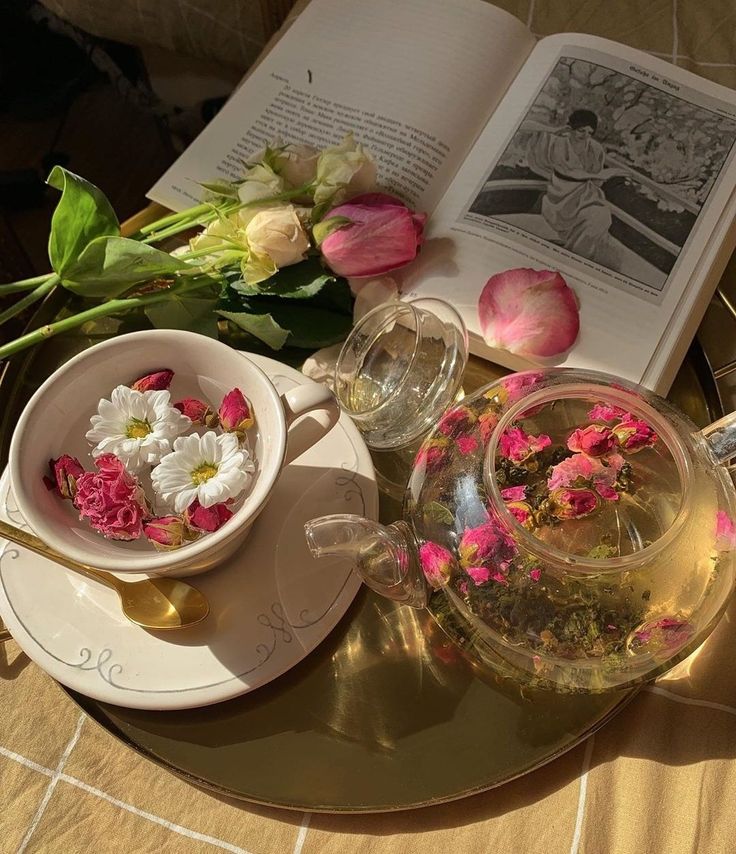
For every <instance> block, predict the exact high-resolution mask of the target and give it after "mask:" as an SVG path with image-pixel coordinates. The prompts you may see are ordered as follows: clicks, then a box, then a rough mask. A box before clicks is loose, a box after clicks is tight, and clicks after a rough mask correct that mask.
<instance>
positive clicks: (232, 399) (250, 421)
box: [219, 388, 255, 433]
mask: <svg viewBox="0 0 736 854" xmlns="http://www.w3.org/2000/svg"><path fill="white" fill-rule="evenodd" d="M219 416H220V424H221V425H222V429H223V430H225V431H226V432H227V433H245V431H246V430H250V428H251V427H252V426H253V425H254V424H255V418H254V417H253V412H252V410H251V408H250V404H249V403H248V401H247V400H246V399H245V396H244V395H243V392H242V391H241V390H240V389H239V388H234V389H233V390H232V391H229V392H228V393H227V394H226V395H225V397H224V398H223V401H222V403H221V405H220V410H219Z"/></svg>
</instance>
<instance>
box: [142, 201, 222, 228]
mask: <svg viewBox="0 0 736 854" xmlns="http://www.w3.org/2000/svg"><path fill="white" fill-rule="evenodd" d="M211 210H212V205H210V204H201V205H194V207H191V208H187V209H186V210H183V211H179V213H173V214H169V215H168V216H164V217H161V219H157V220H156V221H155V222H149V223H148V225H144V226H141V229H140V233H141V234H151V233H152V232H154V231H158V230H159V229H160V228H166V227H167V226H169V225H174V224H175V223H178V222H180V221H181V220H190V219H196V218H197V217H198V216H200V215H201V214H203V213H207V211H211Z"/></svg>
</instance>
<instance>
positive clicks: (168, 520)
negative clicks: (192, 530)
mask: <svg viewBox="0 0 736 854" xmlns="http://www.w3.org/2000/svg"><path fill="white" fill-rule="evenodd" d="M143 533H144V534H145V535H146V537H147V538H148V540H149V542H151V543H153V545H154V546H155V547H156V548H157V549H160V550H162V551H168V550H169V549H178V548H179V547H180V546H183V545H184V543H185V542H187V540H191V539H192V537H191V535H189V532H188V531H187V527H186V525H185V524H184V520H183V519H182V518H181V516H159V517H158V518H157V519H151V521H150V522H146V524H145V525H144V526H143Z"/></svg>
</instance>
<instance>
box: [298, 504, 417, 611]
mask: <svg viewBox="0 0 736 854" xmlns="http://www.w3.org/2000/svg"><path fill="white" fill-rule="evenodd" d="M304 532H305V534H306V537H307V544H308V546H309V550H310V551H311V553H312V554H313V555H314V557H318V558H319V557H324V556H326V555H335V556H339V557H346V558H350V559H352V560H353V562H354V564H355V569H356V570H357V572H358V573H359V574H360V576H361V577H362V579H363V581H364V582H365V583H366V584H367V585H368V587H370V588H371V589H372V590H375V591H376V593H380V594H381V595H382V596H385V597H387V598H388V599H393V600H394V601H395V602H402V603H403V604H405V605H411V606H412V607H413V608H424V606H425V605H426V604H427V584H426V582H425V580H424V575H423V573H422V570H421V568H420V565H419V558H418V555H417V550H416V546H415V544H414V537H413V536H412V533H411V530H410V529H409V526H408V525H406V524H405V523H404V522H395V523H393V524H392V525H381V524H380V523H379V522H372V521H371V520H370V519H364V518H363V517H362V516H353V515H349V514H335V515H332V516H321V517H319V518H318V519H312V520H310V521H309V522H307V523H306V524H305V525H304Z"/></svg>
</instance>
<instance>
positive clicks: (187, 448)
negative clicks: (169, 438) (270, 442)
mask: <svg viewBox="0 0 736 854" xmlns="http://www.w3.org/2000/svg"><path fill="white" fill-rule="evenodd" d="M255 469H256V467H255V465H254V464H253V460H252V459H251V456H250V454H249V453H248V451H247V449H245V448H243V447H241V445H240V443H239V442H238V437H237V436H236V435H235V434H234V433H223V434H221V435H218V434H217V433H212V432H209V433H205V434H204V436H197V435H196V434H194V435H192V436H180V437H179V438H178V439H177V440H176V441H175V442H174V450H173V451H172V452H171V453H170V454H167V455H166V456H165V457H164V458H163V459H162V460H161V462H160V463H159V464H158V465H157V466H156V468H155V469H154V470H153V471H152V472H151V482H152V483H153V488H154V490H155V492H156V494H157V495H159V496H160V497H161V498H162V499H163V500H164V501H165V502H166V503H167V504H168V505H169V506H171V507H173V508H174V512H176V513H183V512H184V511H185V510H186V509H187V507H189V505H190V504H191V503H192V502H193V501H194V499H195V498H196V499H197V500H198V501H199V503H200V504H201V505H202V507H212V506H213V505H214V504H220V503H221V502H222V501H227V500H228V499H229V498H235V497H236V496H238V495H240V493H241V492H242V491H243V490H244V489H245V488H246V486H248V483H249V481H250V479H251V474H252V473H253V472H254V471H255Z"/></svg>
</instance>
